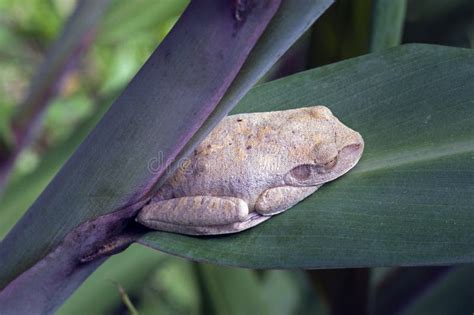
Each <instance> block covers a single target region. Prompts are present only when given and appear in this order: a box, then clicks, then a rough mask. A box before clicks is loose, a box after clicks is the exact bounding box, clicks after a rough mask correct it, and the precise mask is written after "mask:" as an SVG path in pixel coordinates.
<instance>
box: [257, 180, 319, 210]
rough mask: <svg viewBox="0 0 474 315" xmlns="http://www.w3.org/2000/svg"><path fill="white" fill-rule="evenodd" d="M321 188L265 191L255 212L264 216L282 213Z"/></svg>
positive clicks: (282, 187) (283, 187)
mask: <svg viewBox="0 0 474 315" xmlns="http://www.w3.org/2000/svg"><path fill="white" fill-rule="evenodd" d="M319 187H321V186H310V187H295V186H280V187H274V188H270V189H267V190H265V191H264V192H263V193H262V194H261V195H260V196H259V197H258V199H257V202H256V203H255V211H256V212H258V213H259V214H261V215H263V216H272V215H275V214H278V213H281V212H283V211H285V210H288V209H289V208H291V207H293V206H294V205H296V204H297V203H298V202H300V201H301V200H303V199H305V198H306V197H308V196H309V195H311V194H312V193H314V192H315V191H316V190H318V188H319Z"/></svg>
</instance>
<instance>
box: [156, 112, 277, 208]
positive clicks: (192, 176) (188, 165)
mask: <svg viewBox="0 0 474 315" xmlns="http://www.w3.org/2000/svg"><path fill="white" fill-rule="evenodd" d="M275 113H279V112H269V113H252V114H239V115H232V116H228V117H226V118H224V119H223V120H222V121H221V122H220V123H219V124H218V125H217V126H216V128H214V129H213V131H212V132H211V133H210V134H209V135H208V136H207V137H206V138H205V139H204V140H203V142H202V143H201V144H199V145H198V146H197V148H196V149H195V150H194V152H193V153H192V155H191V156H190V157H189V158H188V160H185V161H183V162H182V163H181V167H180V168H179V169H178V170H177V171H176V172H175V174H174V175H173V176H172V177H171V178H170V179H169V180H168V181H167V182H166V183H165V184H164V185H163V187H162V188H161V189H160V191H159V192H158V196H160V197H161V198H163V199H170V198H176V197H184V196H198V195H211V196H232V197H238V198H242V199H244V200H246V201H247V202H249V204H251V203H252V201H254V200H255V199H256V198H257V197H258V194H259V192H262V191H264V190H265V189H267V188H268V187H271V186H272V185H273V184H274V182H275V180H279V179H278V178H276V177H278V176H276V177H275V176H267V175H268V174H274V173H275V170H280V165H279V164H280V163H281V162H282V159H281V157H282V156H283V154H282V152H276V150H280V149H282V148H281V146H279V145H278V136H279V123H280V120H278V119H275V117H274V116H275ZM283 153H284V152H283ZM283 162H284V161H283Z"/></svg>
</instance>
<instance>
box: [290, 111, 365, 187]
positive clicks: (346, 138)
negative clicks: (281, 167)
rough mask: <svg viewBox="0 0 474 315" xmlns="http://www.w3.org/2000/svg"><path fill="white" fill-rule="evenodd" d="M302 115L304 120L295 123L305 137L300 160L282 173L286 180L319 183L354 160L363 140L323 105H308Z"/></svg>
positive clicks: (339, 173)
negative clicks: (285, 172)
mask: <svg viewBox="0 0 474 315" xmlns="http://www.w3.org/2000/svg"><path fill="white" fill-rule="evenodd" d="M304 115H306V117H299V119H300V121H304V123H303V124H295V125H296V126H297V127H296V128H298V129H299V130H298V133H299V136H300V137H302V138H303V139H304V143H303V144H301V145H300V147H299V150H298V151H299V152H298V155H299V158H298V163H299V164H298V165H296V166H295V167H293V168H292V169H291V170H290V171H289V172H288V173H287V174H286V175H285V177H284V180H285V184H287V185H291V186H316V185H322V184H324V183H326V182H329V181H332V180H334V179H336V178H337V177H339V176H341V175H343V174H345V173H346V172H348V171H349V170H350V169H351V168H353V167H354V166H355V165H356V164H357V162H358V161H359V159H360V157H361V156H362V151H363V150H364V140H363V139H362V137H361V135H360V134H359V133H358V132H356V131H354V130H352V129H350V128H348V127H347V126H345V125H344V124H342V123H341V122H340V121H339V120H338V119H337V118H336V117H335V116H334V115H333V114H332V112H331V111H330V110H329V109H328V108H326V107H324V106H314V107H308V108H306V111H304ZM295 125H294V126H295ZM299 125H300V126H299Z"/></svg>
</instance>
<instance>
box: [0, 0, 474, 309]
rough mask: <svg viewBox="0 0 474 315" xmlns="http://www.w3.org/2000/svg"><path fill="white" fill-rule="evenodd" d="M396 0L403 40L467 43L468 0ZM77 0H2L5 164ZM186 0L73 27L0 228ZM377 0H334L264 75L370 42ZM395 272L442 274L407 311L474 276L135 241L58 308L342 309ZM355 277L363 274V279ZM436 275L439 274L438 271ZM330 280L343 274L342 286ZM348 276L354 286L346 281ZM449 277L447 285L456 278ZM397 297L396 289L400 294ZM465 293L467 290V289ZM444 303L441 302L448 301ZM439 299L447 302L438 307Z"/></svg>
mask: <svg viewBox="0 0 474 315" xmlns="http://www.w3.org/2000/svg"><path fill="white" fill-rule="evenodd" d="M380 2H381V3H383V2H384V1H380ZM394 2H399V3H402V4H401V5H400V8H402V9H401V11H400V12H399V13H398V14H399V17H398V18H399V19H401V21H402V22H401V24H400V26H401V27H400V28H399V30H398V31H399V33H400V36H401V41H402V42H403V43H411V42H419V43H432V44H440V45H449V46H457V47H467V48H473V47H474V1H472V0H408V1H407V2H406V6H405V2H404V1H398V0H394ZM77 3H78V1H74V0H22V1H14V0H0V69H1V70H0V95H1V97H0V163H1V162H4V161H5V160H7V159H8V158H9V157H11V156H12V152H13V151H15V148H14V147H15V129H14V127H12V126H14V125H15V121H16V120H18V117H17V116H16V115H17V114H16V113H17V112H18V110H19V107H20V106H22V105H21V104H24V103H25V102H26V101H25V100H26V95H27V94H28V91H29V89H31V88H32V86H33V84H34V83H33V82H34V81H35V73H37V72H38V69H40V67H41V65H42V63H43V62H44V59H45V57H46V56H47V55H48V54H51V53H52V51H51V50H52V49H56V50H58V49H59V48H57V45H56V46H54V42H55V40H57V38H58V37H60V36H61V34H62V33H63V32H65V29H67V27H66V26H67V21H68V19H69V18H70V17H71V14H72V13H73V12H74V10H75V8H76V5H77ZM187 3H188V1H186V0H134V1H125V0H111V1H110V2H109V3H108V6H106V7H105V11H104V14H103V15H99V16H97V18H96V19H97V24H96V25H95V26H94V27H93V29H92V32H89V33H87V34H86V35H85V39H86V40H85V41H84V42H82V40H83V39H84V38H80V40H81V42H80V43H79V44H78V46H77V47H79V48H77V49H79V50H80V51H79V53H77V52H74V54H71V55H70V56H68V58H67V65H66V66H64V67H63V68H64V69H63V72H62V75H60V76H57V77H52V78H50V79H51V81H52V84H54V85H55V86H56V88H57V90H56V91H55V93H52V94H51V95H50V97H48V98H47V99H46V100H45V107H44V110H42V111H41V113H40V114H38V118H37V119H36V120H34V126H33V127H32V129H31V137H30V138H29V139H28V141H27V144H26V145H24V147H22V148H21V150H20V151H19V152H18V153H19V154H18V156H15V159H14V164H13V169H12V172H11V174H10V176H9V177H8V180H6V181H5V183H6V188H5V189H4V191H3V192H2V194H1V200H0V205H1V206H0V237H1V238H3V237H4V236H5V234H6V233H7V232H8V230H9V229H10V228H11V227H12V226H13V224H14V223H15V222H16V221H17V220H18V218H19V217H20V216H21V215H22V214H23V213H24V211H26V209H27V208H28V206H29V205H30V204H31V203H32V202H33V201H34V200H35V198H36V197H37V196H38V195H39V193H40V192H41V191H42V190H43V188H44V187H45V186H46V185H47V183H48V182H49V180H50V179H51V178H52V177H53V176H54V174H55V173H56V172H57V170H58V169H59V168H60V167H61V165H62V163H63V162H64V161H65V160H66V159H67V158H68V157H69V156H70V155H71V154H72V152H74V149H75V148H76V147H77V145H78V144H79V143H80V142H81V141H82V139H83V138H84V137H85V136H86V135H87V133H88V132H89V131H90V130H91V128H93V126H94V125H95V123H96V122H97V121H98V120H99V119H100V117H101V115H102V114H103V113H104V112H105V111H106V110H107V108H108V106H109V105H110V104H111V103H112V101H113V100H114V99H115V98H116V97H117V96H118V94H119V93H120V91H121V90H122V89H123V88H124V87H125V86H126V84H127V83H128V82H129V81H130V79H131V78H132V77H133V76H134V74H135V73H136V72H137V71H138V69H139V68H140V67H141V65H142V64H143V63H144V61H145V60H146V59H147V58H148V56H149V55H150V54H151V52H152V51H153V50H154V49H155V48H156V46H157V45H158V44H159V43H160V41H161V40H162V39H163V38H164V37H165V36H166V34H167V32H168V31H169V30H170V29H171V28H172V26H173V25H174V23H175V22H176V20H177V19H178V18H179V16H180V14H181V13H182V12H183V10H184V9H185V7H186V5H187ZM374 7H375V1H370V0H355V1H350V0H341V1H337V3H336V4H335V5H333V6H332V7H331V8H330V9H329V10H328V11H327V12H326V13H325V14H324V16H323V17H322V18H321V19H319V20H318V21H317V22H316V24H315V25H314V26H313V27H312V28H311V29H310V30H309V31H308V32H307V34H305V35H304V36H303V37H302V38H301V39H300V40H299V41H298V42H297V43H296V44H295V45H294V47H293V48H292V49H291V50H290V51H288V53H287V54H286V55H285V56H283V58H282V59H281V61H280V62H279V63H278V64H276V65H275V67H274V68H273V69H272V70H271V71H270V72H269V74H268V75H267V76H266V78H265V79H266V80H272V79H276V78H279V77H282V76H286V75H289V74H292V73H295V72H298V71H302V70H306V69H309V68H314V67H317V66H320V65H323V64H328V63H332V62H337V61H339V60H342V59H346V58H351V57H355V56H358V55H362V54H365V53H368V52H370V51H375V50H377V49H378V48H377V47H373V45H372V44H371V41H372V40H373V37H374V36H375V35H374V34H375V31H374V29H373V25H374V24H373V23H374V12H375V10H374ZM387 18H388V17H387ZM395 27H397V26H395ZM395 33H397V30H395ZM395 36H397V35H396V34H395ZM55 47H56V48H55ZM46 80H48V78H47V79H46ZM0 186H1V185H0ZM394 274H395V275H402V276H400V277H398V278H396V279H397V280H400V279H401V280H400V281H402V282H401V283H402V284H401V287H403V285H404V284H406V285H412V287H418V286H421V287H423V285H420V283H421V284H428V282H429V281H435V282H436V283H437V286H432V287H431V288H430V291H429V292H428V293H426V291H423V292H424V293H423V298H422V299H421V300H420V302H418V303H414V304H410V305H412V306H410V307H411V310H410V307H405V309H406V312H407V313H410V312H412V313H413V312H415V313H419V312H418V311H414V310H417V308H421V310H427V309H429V307H432V305H433V304H430V303H429V302H427V301H426V299H427V298H431V299H433V300H432V301H435V300H436V299H437V297H438V296H439V294H441V293H439V292H443V291H442V290H443V285H446V282H449V281H451V282H453V281H454V287H455V288H458V289H459V290H462V288H465V287H466V285H467V284H466V283H465V281H466V279H472V276H473V271H472V270H471V269H469V268H464V269H462V268H461V269H459V268H457V269H456V270H452V269H451V268H448V267H443V268H441V267H440V268H438V269H436V267H432V268H429V269H428V268H425V269H423V268H417V269H410V270H408V269H400V268H396V269H388V268H387V269H374V270H364V269H360V270H347V271H309V272H304V271H253V270H243V269H230V268H224V267H214V266H209V265H203V264H197V263H193V262H188V261H185V260H182V259H179V258H175V257H171V256H168V255H165V254H161V253H158V252H156V251H154V250H151V249H148V248H145V247H142V246H138V245H134V246H132V247H131V248H130V249H128V250H127V251H126V252H125V253H124V254H121V255H118V256H115V257H113V258H111V259H109V260H108V261H107V262H106V263H105V264H104V265H103V266H102V267H101V268H100V269H99V270H98V271H97V272H96V273H95V274H94V275H93V276H92V277H91V278H89V279H88V280H87V281H86V282H85V284H84V285H83V286H82V287H81V288H80V289H79V290H78V291H77V292H76V293H75V294H74V295H73V297H72V298H71V299H70V300H69V301H68V302H67V303H66V304H65V305H64V306H63V308H61V310H60V313H62V314H84V313H87V314H126V313H129V312H132V313H133V306H131V305H132V304H133V305H134V307H136V308H137V309H138V312H139V313H140V314H210V313H214V314H248V313H255V314H257V313H258V314H326V313H329V312H332V313H337V311H335V310H337V307H335V304H334V300H335V299H337V298H338V297H339V299H338V303H343V304H344V303H347V304H351V303H352V304H353V305H352V306H353V307H355V308H356V309H357V307H359V309H363V307H362V306H358V305H357V304H358V303H357V301H362V302H364V303H365V302H366V301H370V300H371V299H373V297H374V296H376V295H377V290H379V289H381V288H383V285H384V283H385V282H384V281H387V279H391V278H390V277H394V276H393V275H394ZM420 275H421V276H420ZM422 275H428V276H426V278H424V277H423V276H422ZM447 275H449V276H447ZM463 275H464V276H463ZM358 277H362V279H366V280H367V279H368V280H367V281H365V282H364V281H359V280H360V279H359V278H358ZM443 277H444V278H443ZM440 278H443V279H445V280H444V281H443V282H440V281H439V279H440ZM357 279H359V280H357ZM427 279H428V280H427ZM453 279H458V280H456V281H455V280H453ZM356 280H357V281H356ZM463 281H464V282H463ZM337 283H344V284H346V285H345V286H344V289H341V288H340V287H338V286H337ZM430 283H431V282H430ZM351 284H356V285H354V287H351ZM119 286H121V287H122V288H123V289H124V292H125V293H126V295H127V296H128V298H129V299H130V300H131V301H132V302H131V304H129V305H128V306H127V302H126V300H127V298H126V297H127V296H125V295H124V294H121V293H120V290H119ZM449 288H450V290H451V291H452V290H454V289H453V285H452V286H450V287H449ZM440 290H441V291H440ZM361 291H364V292H366V293H365V294H362V295H361V296H359V295H358V293H357V292H361ZM415 291H416V290H415ZM438 291H439V292H438ZM451 291H449V292H451ZM418 293H419V292H418ZM418 293H417V294H418ZM414 294H415V293H414ZM437 294H438V295H437ZM341 295H342V296H341ZM393 296H394V297H398V298H400V297H399V296H397V295H396V294H395V293H394V294H393ZM472 297H473V296H472V293H470V295H469V293H467V296H464V298H466V299H468V298H469V299H470V298H472ZM458 298H459V294H458ZM394 299H395V298H394ZM124 301H125V302H124ZM397 301H398V300H397ZM403 301H405V300H403ZM403 301H402V302H403ZM410 301H411V300H410ZM405 302H406V301H405ZM364 303H361V304H364ZM387 303H388V302H387ZM423 303H425V304H426V305H428V306H429V307H428V306H426V305H425V304H423ZM455 303H457V304H456V305H458V306H459V305H462V301H461V300H459V299H458V300H453V304H455ZM388 304H390V303H388ZM445 304H446V303H445ZM447 304H448V306H446V305H445V306H446V307H447V309H452V308H449V307H452V306H449V303H447ZM368 305H370V303H369V304H368ZM423 305H425V306H423ZM352 306H351V307H352ZM423 307H425V308H423ZM437 310H438V311H440V310H443V308H442V307H441V306H438V307H437ZM366 311H367V310H366ZM472 311H474V310H471V312H472ZM420 312H423V311H420ZM388 313H390V312H388ZM388 313H387V314H388ZM432 314H434V313H432Z"/></svg>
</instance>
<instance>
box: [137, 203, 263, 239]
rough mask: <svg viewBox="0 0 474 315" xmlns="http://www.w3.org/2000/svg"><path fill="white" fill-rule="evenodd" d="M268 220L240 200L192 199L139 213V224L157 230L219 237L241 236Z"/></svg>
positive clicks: (164, 204)
mask: <svg viewBox="0 0 474 315" xmlns="http://www.w3.org/2000/svg"><path fill="white" fill-rule="evenodd" d="M268 218H269V217H265V216H261V215H259V214H257V213H254V212H253V213H249V208H248V205H247V203H246V202H245V201H244V200H242V199H240V198H233V197H214V196H193V197H181V198H174V199H168V200H162V201H157V202H153V201H152V202H151V203H150V204H148V205H147V206H145V207H144V208H143V209H142V210H141V211H140V213H139V214H138V216H137V221H138V222H139V223H141V224H143V225H145V226H147V227H149V228H151V229H154V230H161V231H167V232H175V233H181V234H190V235H217V234H228V233H236V232H240V231H242V230H245V229H248V228H251V227H253V226H255V225H257V224H259V223H261V222H263V221H265V220H267V219H268Z"/></svg>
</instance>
